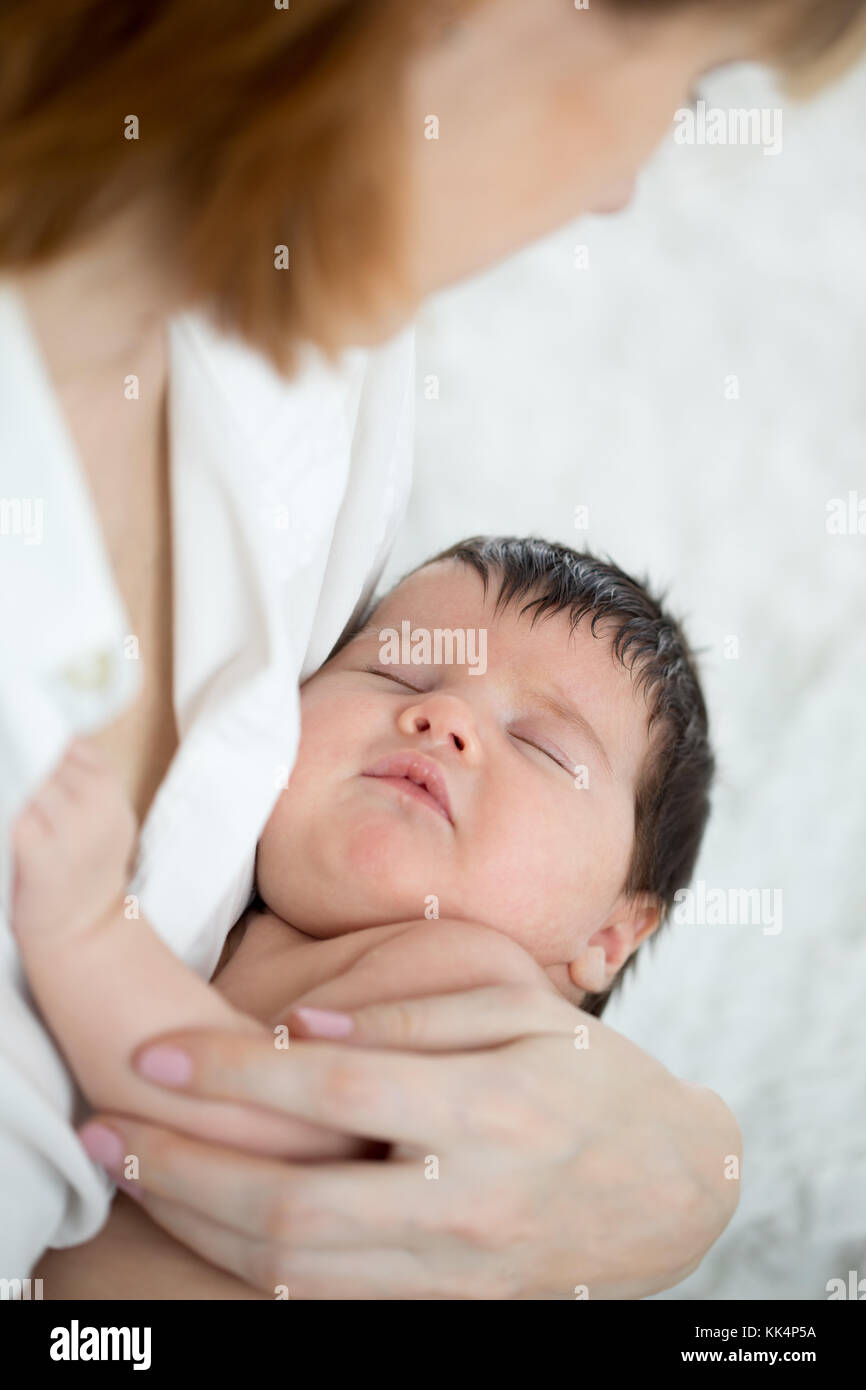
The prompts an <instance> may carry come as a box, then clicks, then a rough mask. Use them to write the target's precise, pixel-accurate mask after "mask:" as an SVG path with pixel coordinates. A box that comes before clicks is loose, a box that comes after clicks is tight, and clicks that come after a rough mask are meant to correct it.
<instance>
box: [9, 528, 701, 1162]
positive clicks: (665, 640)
mask: <svg viewBox="0 0 866 1390" xmlns="http://www.w3.org/2000/svg"><path fill="white" fill-rule="evenodd" d="M482 651H483V652H484V661H483V662H481V661H479V660H477V659H476V660H475V661H474V662H472V661H470V660H467V659H465V658H466V655H467V653H475V654H476V657H477V655H478V653H480V652H482ZM449 658H450V659H449ZM301 714H302V728H301V740H300V747H299V751H298V757H297V761H296V763H295V766H294V768H293V771H292V774H291V778H290V781H289V785H288V787H287V789H286V790H285V791H284V792H283V793H282V794H281V796H280V798H279V801H278V802H277V805H276V807H275V808H274V811H273V813H272V814H271V817H270V819H269V821H268V823H267V825H266V826H265V829H264V832H263V834H262V836H261V839H260V841H259V846H258V854H257V861H256V876H257V889H258V900H257V903H256V905H255V906H254V907H253V908H252V909H251V910H249V911H248V912H247V913H246V915H245V917H244V918H243V919H242V921H241V922H240V923H239V924H238V925H237V926H236V927H235V929H234V930H233V932H232V933H231V934H230V938H229V940H228V942H227V943H226V948H225V949H224V951H223V957H222V959H221V961H220V965H219V967H218V970H217V976H218V984H217V985H216V986H214V985H211V984H207V983H205V982H204V981H203V980H201V979H200V978H199V977H198V976H197V975H196V974H195V973H194V972H193V971H192V970H191V969H189V968H188V967H187V966H186V965H185V964H184V963H183V962H182V961H180V960H179V959H178V958H177V957H176V956H175V955H174V954H173V953H172V952H171V950H170V949H169V948H168V947H167V946H166V945H165V944H164V943H163V942H162V941H161V939H160V938H159V937H158V936H157V934H156V933H155V932H154V931H153V929H152V928H151V927H150V926H149V925H148V923H147V922H146V921H144V920H142V919H133V920H129V918H128V916H127V915H126V913H125V911H124V897H125V893H126V873H127V868H128V863H129V858H130V854H131V850H132V846H133V843H134V837H135V824H134V817H133V814H132V811H131V809H130V808H129V806H128V803H127V801H126V798H125V796H124V794H123V792H122V789H121V787H120V785H119V783H118V781H117V779H116V778H115V777H114V776H113V775H112V773H111V772H110V771H109V770H108V769H107V768H106V767H105V766H104V765H103V763H102V760H101V758H99V757H98V756H97V755H96V752H95V750H93V749H92V748H91V746H90V745H88V744H87V743H86V742H84V741H76V742H75V743H73V744H72V745H70V747H69V749H68V750H67V753H66V755H65V757H64V759H63V761H62V762H61V764H60V766H59V767H58V768H57V770H56V772H55V773H54V775H53V776H52V777H51V778H50V779H49V781H48V782H47V783H46V784H45V785H44V786H43V787H42V788H41V789H40V791H39V792H38V794H37V795H36V797H35V798H34V800H33V801H32V803H31V804H30V805H29V806H28V807H27V808H26V809H25V811H24V812H23V814H22V815H21V817H20V819H19V821H18V824H17V826H16V830H15V856H16V882H15V897H14V902H13V913H12V922H13V929H14V932H15V935H16V939H17V942H18V945H19V949H20V953H21V958H22V962H23V965H24V969H25V971H26V974H27V977H28V980H29V983H30V987H31V989H32V992H33V994H34V996H35V998H36V1000H37V1002H38V1004H39V1006H40V1008H41V1010H42V1012H43V1015H44V1017H45V1020H46V1022H47V1024H48V1026H49V1027H50V1028H51V1030H52V1031H53V1033H54V1035H55V1037H56V1039H57V1041H58V1044H59V1046H60V1047H61V1048H62V1050H63V1052H64V1053H65V1055H66V1057H67V1060H68V1062H69V1064H70V1066H71V1068H72V1070H73V1072H74V1073H75V1075H76V1077H77V1079H78V1081H79V1083H80V1085H81V1088H82V1090H83V1091H84V1093H85V1094H86V1096H87V1097H88V1099H89V1101H90V1102H91V1103H92V1105H93V1106H94V1107H96V1108H98V1109H101V1110H109V1111H110V1110H115V1111H122V1112H125V1113H127V1114H137V1115H140V1116H142V1117H144V1118H147V1119H150V1120H153V1121H156V1122H158V1123H162V1124H167V1125H170V1126H174V1127H175V1128H178V1129H182V1130H185V1131H187V1132H191V1133H194V1134H198V1135H201V1136H204V1137H206V1138H209V1139H212V1140H213V1141H214V1142H218V1143H226V1144H237V1145H238V1146H240V1147H242V1148H247V1149H249V1148H251V1147H254V1148H255V1149H256V1150H257V1151H259V1152H266V1153H274V1154H281V1155H286V1156H291V1157H296V1158H297V1157H307V1158H319V1157H321V1158H325V1157H332V1156H335V1155H362V1154H364V1153H365V1152H367V1151H368V1145H366V1144H365V1142H363V1141H362V1140H361V1139H357V1138H352V1137H351V1136H345V1135H339V1134H335V1133H332V1132H330V1131H326V1130H323V1129H320V1128H319V1127H317V1126H315V1125H312V1124H308V1123H306V1122H304V1121H299V1120H293V1119H290V1118H287V1117H285V1116H280V1115H277V1114H276V1113H275V1112H264V1111H263V1112H262V1114H261V1121H262V1123H261V1124H257V1126H256V1140H255V1144H252V1143H251V1142H250V1139H249V1134H250V1125H249V1111H248V1110H247V1109H244V1108H243V1107H240V1106H235V1105H231V1104H221V1103H218V1102H204V1101H195V1100H191V1099H190V1098H189V1097H187V1096H179V1095H178V1096H175V1095H172V1093H171V1092H170V1091H166V1090H165V1089H163V1088H162V1087H156V1086H153V1085H150V1084H149V1083H148V1082H147V1081H146V1080H141V1079H139V1078H138V1077H136V1076H135V1075H134V1073H133V1072H132V1071H131V1069H130V1067H129V1065H128V1063H129V1058H130V1055H131V1053H132V1052H133V1051H134V1050H135V1049H136V1048H137V1047H138V1046H139V1045H140V1044H141V1043H143V1042H144V1041H145V1040H147V1039H152V1038H153V1037H154V1036H156V1035H158V1034H160V1033H164V1032H169V1031H172V1030H178V1029H189V1028H196V1027H200V1028H208V1029H231V1030H237V1031H242V1032H245V1033H250V1034H265V1033H268V1034H271V1035H272V1036H273V1037H274V1045H275V1046H277V1047H279V1046H284V1045H285V1029H284V1028H282V1027H280V1026H277V1027H273V1024H274V1021H275V1019H277V1018H280V1017H283V1018H284V1017H285V1015H286V1006H287V1004H289V1003H291V1002H293V1001H294V1004H295V1005H296V1006H298V1005H300V1004H303V1006H304V1007H305V1008H306V1007H307V1006H309V1007H312V1008H315V1009H320V1010H325V1011H327V1010H340V1009H354V1008H357V1007H359V1006H361V1005H365V1004H372V1003H377V1002H383V1001H385V1000H389V999H394V1000H397V999H405V998H409V997H412V996H419V995H428V994H438V993H446V992H453V991H456V990H464V989H469V988H474V987H477V986H483V985H498V984H502V983H515V984H535V985H537V986H538V987H540V988H542V989H548V990H551V991H558V992H559V993H560V994H562V995H563V996H564V997H565V998H566V999H568V1000H569V1001H570V1002H572V1003H575V1004H578V1005H580V1006H581V1007H582V1008H584V1009H585V1010H587V1011H589V1012H593V1013H595V1014H600V1013H601V1011H602V1008H603V1006H604V1004H605V1002H606V1000H607V998H608V997H609V994H610V991H611V988H612V987H613V985H614V983H615V981H616V980H617V979H618V978H619V976H620V974H621V972H622V970H623V968H624V967H625V966H626V964H627V963H628V962H629V961H630V960H632V959H633V958H634V953H635V952H636V951H637V948H638V947H639V946H640V944H641V942H642V941H644V940H645V939H646V938H647V937H648V936H649V935H650V934H651V933H652V932H653V931H654V930H655V929H656V928H657V927H658V925H659V923H660V922H661V921H662V920H663V919H664V917H665V914H666V913H667V911H668V910H669V908H670V906H671V904H672V903H673V901H674V893H675V892H676V890H677V889H678V888H681V887H684V886H685V885H686V884H687V883H688V880H689V878H690V876H691V872H692V869H693V865H694V862H695V859H696V856H697V852H698V848H699V845H700V841H701V836H702V833H703V828H704V825H705V822H706V817H707V813H708V804H709V803H708V792H709V785H710V781H711V777H712V767H713V762H712V755H711V752H710V749H709V744H708V739H707V715H706V709H705V705H704V700H703V696H702V694H701V689H700V685H699V682H698V678H697V675H696V673H695V668H694V664H693V660H692V656H691V654H690V651H689V648H688V645H687V643H686V640H685V638H684V636H683V634H682V632H681V630H680V628H679V627H678V625H677V624H676V623H675V622H674V621H673V620H672V619H671V618H670V617H669V615H667V614H666V613H665V612H664V610H663V609H662V607H661V606H660V604H659V603H658V602H657V601H656V600H655V599H654V598H653V597H651V595H650V594H649V593H648V592H647V591H646V589H645V588H644V587H643V586H642V585H641V584H639V583H638V582H637V581H635V580H634V579H632V578H630V577H629V576H628V575H626V574H624V573H623V572H622V571H621V570H619V569H618V568H617V567H616V566H614V565H612V564H610V563H605V562H603V561H601V560H598V559H596V558H594V557H592V556H589V555H585V554H579V553H576V552H574V551H572V550H569V549H568V548H567V547H565V546H561V545H553V544H548V543H546V542H544V541H540V540H535V539H528V540H518V539H510V538H509V539H506V538H490V537H482V538H474V539H471V540H468V541H464V542H462V543H460V544H458V545H456V546H453V547H452V548H451V549H449V550H447V551H444V552H443V553H442V554H441V555H438V556H436V557H435V558H434V559H433V560H432V561H429V562H428V563H427V564H425V565H422V566H421V567H420V568H419V569H417V570H414V571H413V572H412V573H411V574H409V575H408V576H407V577H406V578H405V579H404V580H403V581H402V582H401V583H400V584H398V585H397V586H396V587H395V588H394V589H393V590H392V591H391V592H390V593H389V594H387V595H386V596H385V598H384V599H382V600H381V601H380V602H379V603H378V604H377V605H376V606H375V608H374V609H373V611H372V613H371V615H370V616H369V618H368V619H367V621H362V622H361V623H360V624H359V625H358V626H357V627H356V628H355V629H354V630H353V631H351V632H348V633H346V634H345V635H344V636H343V638H342V639H341V641H340V643H339V644H338V646H337V648H336V649H335V651H334V652H333V653H332V654H331V656H330V658H329V659H328V661H327V662H326V663H325V664H324V666H323V667H322V668H321V669H320V670H319V671H318V672H317V673H316V674H315V675H314V676H313V677H311V679H310V680H308V681H307V682H306V684H305V685H304V687H303V690H302V692H301ZM215 978H216V977H215ZM289 1017H290V1021H291V1033H292V1036H293V1037H294V1036H303V1035H304V1029H303V1019H304V1015H303V1013H300V1014H298V1013H293V1014H291V1015H290V1016H289ZM335 1035H336V1034H335ZM287 1055H289V1053H287ZM368 1138H369V1139H374V1138H375V1136H368Z"/></svg>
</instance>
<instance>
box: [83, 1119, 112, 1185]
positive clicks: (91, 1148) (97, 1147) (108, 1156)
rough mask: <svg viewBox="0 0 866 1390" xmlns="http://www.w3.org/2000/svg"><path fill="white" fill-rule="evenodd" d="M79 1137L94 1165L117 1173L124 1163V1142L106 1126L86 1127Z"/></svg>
mask: <svg viewBox="0 0 866 1390" xmlns="http://www.w3.org/2000/svg"><path fill="white" fill-rule="evenodd" d="M78 1137H79V1139H80V1140H81V1142H82V1144H83V1145H84V1148H85V1149H86V1150H87V1152H88V1154H89V1155H90V1157H91V1158H92V1159H93V1162H94V1163H98V1164H99V1166H100V1168H104V1169H105V1170H106V1172H108V1173H116V1172H117V1170H118V1169H119V1168H120V1166H121V1164H122V1163H123V1141H122V1140H121V1138H120V1135H119V1134H115V1133H114V1130H113V1129H107V1128H106V1126H105V1125H97V1124H94V1125H84V1126H83V1128H82V1129H80V1130H79V1131H78Z"/></svg>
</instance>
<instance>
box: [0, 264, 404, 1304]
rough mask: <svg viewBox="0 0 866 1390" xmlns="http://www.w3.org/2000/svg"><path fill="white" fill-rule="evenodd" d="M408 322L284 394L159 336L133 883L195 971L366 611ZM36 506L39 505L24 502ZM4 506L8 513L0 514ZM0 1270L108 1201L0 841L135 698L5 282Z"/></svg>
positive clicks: (178, 332) (210, 350)
mask: <svg viewBox="0 0 866 1390" xmlns="http://www.w3.org/2000/svg"><path fill="white" fill-rule="evenodd" d="M413 340H414V335H413V330H412V329H407V330H406V331H405V332H403V333H401V334H400V335H399V336H398V337H396V338H394V339H393V340H392V341H391V342H390V343H387V344H385V345H384V346H382V347H380V348H377V349H376V350H375V351H371V352H363V351H352V352H347V353H345V354H344V355H343V357H342V358H341V361H340V363H339V364H338V366H337V367H336V368H330V367H328V366H327V364H325V363H324V362H323V361H322V359H321V358H320V357H319V356H318V355H317V354H315V353H313V352H308V353H307V354H306V357H305V359H304V366H303V371H302V373H301V374H300V376H299V377H297V378H296V380H295V381H293V382H291V383H287V382H286V381H285V380H283V379H282V378H281V377H280V376H279V375H278V374H277V373H276V372H275V371H274V370H272V368H271V367H270V366H269V365H268V364H267V363H266V362H265V361H264V359H262V358H261V357H260V356H259V355H258V354H256V353H254V352H252V351H250V350H249V349H248V348H247V347H246V346H244V345H243V344H241V343H240V342H238V341H236V340H234V339H230V338H227V337H225V336H222V335H219V334H217V333H216V332H215V331H214V330H213V328H212V327H211V326H210V325H209V324H208V322H207V321H206V320H205V319H204V318H203V317H201V316H199V315H194V314H187V315H183V316H182V317H178V318H177V319H175V320H173V321H172V325H171V334H170V378H169V380H170V389H169V410H170V440H171V448H170V456H171V458H170V470H171V493H172V508H173V517H172V531H173V560H174V619H175V636H174V662H175V669H174V704H175V714H176V718H177V725H178V730H179V734H180V746H179V748H178V751H177V754H176V756H175V758H174V760H173V761H172V764H171V766H170V767H169V770H168V773H167V775H166V777H165V780H164V781H163V783H162V786H161V787H160V789H159V791H158V793H157V795H156V797H155V799H154V802H153V805H152V807H151V809H150V811H149V813H148V815H147V818H146V820H145V823H144V825H143V827H142V832H141V837H140V846H139V853H138V859H137V863H136V866H135V873H134V878H133V880H132V882H131V884H130V892H131V893H135V894H137V895H138V897H139V899H140V903H141V908H142V911H143V912H144V913H145V914H146V915H147V916H148V917H149V918H150V920H151V921H152V923H153V925H154V927H155V928H156V930H157V931H159V933H160V934H161V935H162V936H163V938H164V939H165V941H166V942H167V943H168V944H169V945H171V946H172V947H173V949H174V950H175V951H177V953H178V954H179V955H180V956H181V957H183V958H184V959H185V960H186V961H187V962H188V963H189V964H190V965H191V966H192V967H193V968H194V969H196V970H197V971H199V973H200V974H202V975H203V976H204V977H205V978H207V977H208V976H209V975H210V973H211V972H212V970H213V967H214V965H215V964H216V961H217V959H218V957H219V953H220V950H221V948H222V944H223V941H224V939H225V935H226V932H227V930H228V928H229V927H230V926H231V925H232V923H233V921H234V920H235V918H236V916H237V914H238V912H239V911H240V910H241V909H242V908H243V907H244V905H245V904H246V902H247V901H248V899H249V894H250V888H251V884H252V869H253V861H254V854H255V844H256V840H257V837H258V834H259V832H260V830H261V828H262V826H263V825H264V822H265V821H266V819H267V817H268V814H269V812H270V810H271V807H272V806H273V804H274V802H275V800H276V798H277V795H278V792H279V787H280V786H281V785H283V784H284V783H285V778H286V776H287V774H288V771H289V769H290V768H291V765H292V763H293V761H294V756H295V751H296V746H297V739H298V733H299V718H298V699H297V687H298V679H299V677H300V676H301V675H302V674H307V673H309V672H310V671H312V670H314V669H315V667H316V666H317V665H318V664H319V663H320V662H321V661H322V660H323V658H324V657H325V656H326V655H327V653H328V651H329V649H330V647H331V646H332V645H333V643H334V641H335V640H336V638H337V637H338V636H339V634H340V632H341V630H342V628H343V626H344V624H345V623H346V621H347V620H348V619H349V617H350V616H351V614H352V611H353V609H354V608H355V607H356V605H357V604H361V603H363V602H364V601H365V599H366V597H367V596H368V594H369V592H370V590H371V588H372V586H373V584H374V583H375V580H376V578H377V577H378V575H379V573H380V572H381V568H382V565H383V564H384V561H385V557H386V555H387V553H388V550H389V548H390V545H391V544H392V542H393V538H394V535H395V532H396V529H397V526H398V524H399V520H400V517H401V515H402V512H403V510H404V509H405V503H406V498H407V495H408V490H409V482H410V476H411V443H412V410H413V405H414V391H413V360H414V357H413V347H414V341H413ZM37 503H38V504H39V507H38V509H37V505H36V504H37ZM4 504H5V505H4ZM0 508H2V511H0V630H2V644H3V660H2V667H0V887H2V901H3V902H4V903H5V904H7V909H6V911H5V912H4V913H0V1276H3V1277H6V1278H23V1277H26V1275H27V1273H28V1271H29V1269H30V1267H31V1266H32V1263H33V1261H34V1260H35V1259H36V1258H37V1256H38V1255H39V1254H40V1252H41V1251H42V1250H43V1249H44V1248H45V1246H46V1245H48V1244H52V1245H68V1244H75V1243H77V1242H79V1241H81V1240H84V1239H86V1238H88V1237H89V1236H90V1235H92V1234H93V1233H94V1232H95V1231H96V1230H97V1229H98V1228H99V1226H100V1225H101V1223H102V1221H103V1220H104V1217H105V1213H106V1210H107V1194H108V1193H109V1192H110V1190H111V1189H110V1187H109V1185H108V1183H107V1182H106V1180H105V1179H104V1177H103V1176H102V1174H101V1172H100V1171H99V1170H98V1169H96V1168H95V1166H94V1165H92V1164H91V1162H90V1160H89V1159H88V1157H87V1155H86V1154H85V1153H84V1151H83V1149H82V1148H81V1146H80V1144H79V1143H78V1140H77V1138H76V1136H75V1134H74V1131H73V1129H72V1127H71V1125H70V1117H72V1116H73V1115H74V1114H76V1113H77V1097H76V1093H75V1088H74V1086H73V1084H72V1082H71V1080H70V1077H69V1075H68V1073H67V1071H66V1069H65V1067H64V1066H63V1064H62V1061H61V1059H60V1057H59V1056H58V1054H57V1052H56V1050H55V1049H54V1047H53V1045H52V1043H51V1041H50V1039H49V1037H48V1036H47V1034H46V1032H45V1030H44V1029H43V1027H42V1025H41V1023H40V1022H39V1020H38V1019H37V1017H36V1015H35V1013H34V1012H33V1010H32V1008H31V1007H30V1002H29V1000H28V998H27V991H26V988H25V986H24V985H23V983H22V980H21V976H20V969H19V966H18V961H17V955H16V952H15V947H14V942H13V940H12V937H11V933H10V931H9V929H8V922H7V917H8V894H9V885H10V879H11V872H10V870H11V856H10V854H9V830H10V826H11V824H12V822H13V820H14V818H15V815H16V814H17V812H18V810H19V809H20V807H21V806H22V804H23V803H24V801H25V800H26V799H27V797H28V795H29V794H30V793H31V792H32V791H33V789H34V788H35V787H36V786H37V785H38V783H39V782H40V781H41V780H42V779H43V778H44V777H45V776H46V774H47V773H48V772H49V771H50V769H51V767H52V766H53V765H54V764H55V762H56V760H57V758H58V756H59V755H60V753H61V751H62V749H63V748H64V746H65V745H66V743H67V742H68V741H69V739H70V738H71V737H72V736H73V735H74V734H75V733H77V732H84V731H87V730H91V729H94V728H98V727H100V726H101V725H103V724H104V723H106V722H107V721H108V720H109V719H110V718H111V717H112V716H113V715H114V714H116V712H117V711H118V710H120V709H121V708H122V707H123V705H124V704H125V703H126V702H127V701H128V700H129V698H130V696H131V695H132V694H133V693H134V691H135V689H136V688H137V674H136V662H135V661H134V660H127V659H126V657H125V647H124V638H125V636H126V635H127V634H129V622H128V618H127V616H126V614H125V612H124V609H123V604H122V601H121V599H120V596H119V594H118V593H117V591H116V587H115V584H114V581H113V577H112V575H111V571H110V568H109V566H108V563H107V560H106V556H105V551H104V547H103V544H102V541H101V537H100V534H99V528H98V524H97V521H96V518H95V515H94V513H93V508H92V504H91V501H90V497H89V492H88V489H87V487H86V484H85V482H84V480H83V474H82V472H81V469H80V465H79V462H78V460H77V458H76V456H75V452H74V449H73V445H72V441H71V438H70V436H69V433H68V430H67V428H66V424H65V421H64V419H63V417H62V415H61V413H60V412H59V410H58V407H57V403H56V401H55V399H54V397H53V394H52V389H51V384H50V381H49V378H48V376H47V373H46V370H45V366H44V363H43V361H42V358H41V356H40V354H39V351H38V347H37V345H36V342H35V340H34V338H33V336H32V334H31V331H30V327H29V322H28V319H27V316H26V312H25V310H24V306H23V304H22V301H21V300H20V298H19V296H18V295H17V293H16V292H15V290H14V288H13V286H12V283H11V282H10V281H8V280H7V281H0Z"/></svg>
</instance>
